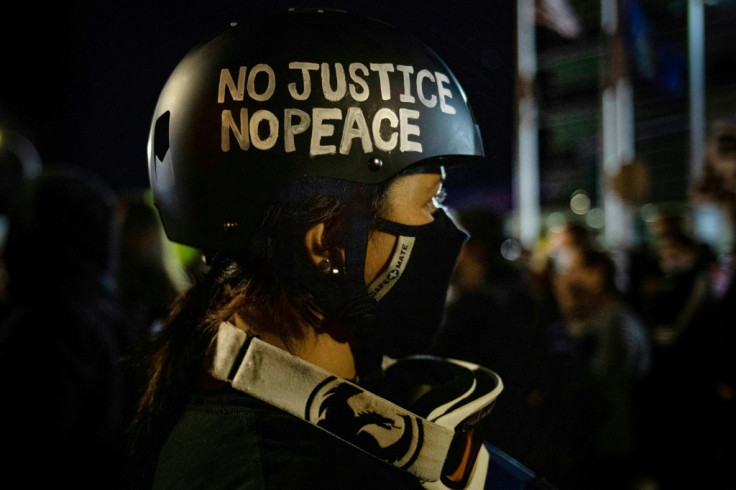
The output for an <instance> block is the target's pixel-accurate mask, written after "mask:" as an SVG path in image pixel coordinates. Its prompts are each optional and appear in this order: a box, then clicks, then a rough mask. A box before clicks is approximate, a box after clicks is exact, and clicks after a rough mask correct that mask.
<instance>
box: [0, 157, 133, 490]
mask: <svg viewBox="0 0 736 490" xmlns="http://www.w3.org/2000/svg"><path fill="white" fill-rule="evenodd" d="M115 206H116V198H115V195H114V194H113V192H112V191H111V190H110V189H109V188H108V187H107V186H106V185H105V184H104V183H103V182H102V181H100V180H99V179H98V178H97V176H96V175H94V174H91V173H89V172H87V171H83V170H81V169H79V168H76V167H73V166H63V167H57V168H53V169H52V168H49V169H47V170H45V171H44V172H43V173H42V174H40V175H38V176H36V177H33V178H30V179H27V180H26V181H24V182H23V183H22V184H21V185H20V186H19V187H18V188H17V189H16V190H15V191H14V192H13V195H12V200H11V206H10V210H9V216H8V218H9V229H8V237H7V245H6V248H5V250H4V260H5V263H6V266H7V272H8V293H9V300H10V303H9V307H8V313H7V314H6V316H5V318H4V319H3V321H2V324H0V378H1V379H0V382H1V383H2V386H3V387H4V389H5V390H6V393H7V394H8V395H9V396H8V398H7V399H6V400H5V402H4V403H3V404H2V408H1V409H0V413H1V414H2V417H0V419H1V420H2V421H3V423H4V424H5V427H4V428H3V431H2V432H3V447H4V449H5V451H4V454H5V472H4V478H7V482H13V484H16V483H17V482H19V481H24V482H29V484H33V485H39V486H58V485H70V486H74V487H78V488H123V486H122V480H121V475H122V466H123V464H124V463H123V461H124V460H123V457H124V456H123V455H124V453H123V449H124V442H123V428H124V425H123V424H124V421H123V420H122V418H123V412H122V411H123V407H122V403H123V398H122V391H123V378H122V374H121V367H120V364H119V360H120V344H119V333H120V327H121V322H120V310H119V306H118V303H117V298H116V293H115V285H114V277H113V264H114V260H115V255H116V252H115V247H116V245H117V226H116V220H115ZM29 462H38V463H39V464H41V465H42V468H43V469H42V470H41V471H37V472H30V473H29V469H28V464H29Z"/></svg>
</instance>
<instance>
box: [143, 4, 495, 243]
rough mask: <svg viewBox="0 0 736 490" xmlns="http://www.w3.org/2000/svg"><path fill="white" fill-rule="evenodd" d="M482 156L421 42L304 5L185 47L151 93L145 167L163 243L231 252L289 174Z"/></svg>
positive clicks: (355, 174)
mask: <svg viewBox="0 0 736 490" xmlns="http://www.w3.org/2000/svg"><path fill="white" fill-rule="evenodd" d="M482 156H483V147H482V141H481V137H480V133H479V130H478V128H477V126H476V123H475V120H474V117H473V114H472V112H471V110H470V108H469V106H468V104H467V100H466V97H465V93H464V92H463V90H462V88H461V87H460V85H459V84H458V82H457V80H456V79H455V77H454V75H453V74H452V73H451V72H450V70H449V68H448V67H447V66H446V65H445V64H444V62H443V61H442V60H441V59H440V58H439V57H438V56H437V55H436V54H435V53H434V52H433V51H432V50H430V49H429V48H427V46H425V45H424V44H423V43H421V42H420V41H418V40H416V39H415V38H413V37H410V36H408V35H406V34H404V33H402V32H400V31H398V30H397V29H396V28H395V27H393V26H390V25H388V24H385V23H382V22H379V21H376V20H371V19H366V18H363V17H358V16H354V15H351V14H348V13H345V12H340V11H329V10H320V9H310V10H290V11H288V12H284V13H281V14H273V15H270V16H263V17H253V18H248V19H246V20H245V21H243V22H238V23H232V24H231V25H230V26H229V27H228V28H227V29H225V30H223V31H221V32H220V33H218V34H217V35H215V36H214V37H212V38H210V39H209V40H208V41H206V42H204V43H203V44H200V45H199V46H197V47H196V48H194V49H193V50H192V51H190V52H189V53H188V54H187V55H186V56H185V57H184V59H183V60H182V61H181V62H180V63H179V64H178V66H177V67H176V68H175V69H174V71H173V73H172V74H171V76H170V77H169V80H168V81H167V83H166V85H165V86H164V89H163V91H162V92H161V95H160V97H159V100H158V104H157V106H156V111H155V113H154V117H153V123H152V125H151V130H150V135H149V143H148V161H149V163H148V170H149V178H150V181H151V186H152V188H153V195H154V201H155V203H156V206H157V207H158V209H159V211H160V214H161V218H162V221H163V224H164V228H165V230H166V233H167V235H168V237H169V238H170V239H171V240H173V241H175V242H179V243H183V244H186V245H190V246H193V247H197V248H202V249H210V250H232V249H238V248H241V247H243V246H245V245H246V244H247V243H248V240H249V238H250V237H251V235H252V232H253V231H254V229H255V228H256V227H257V226H258V225H259V223H260V220H261V219H262V217H263V215H264V212H265V210H266V208H267V206H268V203H269V201H270V200H271V199H272V197H273V195H274V194H275V193H276V192H277V191H278V190H279V189H281V188H283V187H284V186H285V185H286V184H287V183H289V182H292V181H294V180H296V179H299V178H301V177H305V176H310V177H325V178H332V179H340V180H346V181H350V182H355V183H358V184H375V183H379V182H382V181H385V180H387V179H389V178H391V177H393V176H394V175H396V174H397V173H398V172H400V171H402V170H403V169H405V168H407V167H409V166H411V165H414V164H417V163H418V162H423V161H426V160H428V159H445V158H448V157H452V159H453V161H456V158H455V157H459V158H460V159H464V158H467V157H482ZM441 163H443V164H447V163H448V162H441Z"/></svg>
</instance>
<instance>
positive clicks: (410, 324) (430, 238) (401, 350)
mask: <svg viewBox="0 0 736 490" xmlns="http://www.w3.org/2000/svg"><path fill="white" fill-rule="evenodd" d="M379 229H380V230H381V231H384V232H387V233H391V234H393V235H396V236H397V237H398V238H397V246H396V250H395V252H394V255H393V257H392V259H391V262H390V265H389V267H388V269H387V271H386V272H385V273H383V274H381V275H380V276H379V277H378V278H377V279H376V280H375V281H373V283H371V285H370V286H368V294H369V296H371V297H372V298H374V299H375V300H377V301H378V307H377V312H376V323H375V327H376V329H377V331H378V334H379V337H380V343H381V345H382V346H383V351H384V353H385V354H386V355H388V356H390V357H392V358H400V357H404V356H407V355H411V354H418V353H422V352H425V351H426V350H427V349H428V348H429V347H430V345H431V343H432V339H433V337H434V334H435V332H436V331H437V329H438V328H439V326H440V324H441V322H442V319H443V314H444V309H445V298H446V295H447V289H448V287H449V284H450V276H451V274H452V271H453V268H454V266H455V261H456V260H457V256H458V254H459V253H460V247H461V246H462V244H463V242H464V241H465V240H466V238H467V235H466V234H465V233H464V232H463V231H461V230H460V229H458V228H457V226H456V225H455V223H454V222H453V221H452V219H450V217H449V216H447V214H446V213H445V212H444V211H443V210H442V209H439V210H437V211H436V212H435V214H434V221H433V222H431V223H428V224H426V225H420V226H410V225H402V224H400V223H395V222H393V221H387V220H383V221H382V222H381V224H380V226H379Z"/></svg>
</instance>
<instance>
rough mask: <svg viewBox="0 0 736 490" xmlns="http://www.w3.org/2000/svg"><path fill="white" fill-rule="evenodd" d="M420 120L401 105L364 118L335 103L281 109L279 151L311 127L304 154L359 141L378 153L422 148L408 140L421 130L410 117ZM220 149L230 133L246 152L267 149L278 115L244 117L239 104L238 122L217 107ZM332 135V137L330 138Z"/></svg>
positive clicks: (226, 147)
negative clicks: (339, 125)
mask: <svg viewBox="0 0 736 490" xmlns="http://www.w3.org/2000/svg"><path fill="white" fill-rule="evenodd" d="M418 118H419V111H415V110H412V109H405V108H400V109H399V111H398V114H397V113H396V112H394V110H393V109H389V108H387V107H383V108H380V109H378V110H377V111H376V113H375V114H374V116H373V119H372V120H371V121H370V124H369V123H368V120H367V119H366V117H365V114H364V113H363V110H362V109H361V108H360V107H355V106H353V107H348V108H347V110H346V111H345V114H343V110H342V109H340V108H336V107H331V108H327V107H314V108H312V113H311V115H310V114H309V113H307V112H305V111H303V110H301V109H297V108H288V109H284V115H283V138H284V151H286V152H287V153H290V152H293V151H296V147H297V144H296V137H297V136H298V135H300V134H302V133H305V132H306V131H307V130H309V129H310V128H311V133H310V135H309V154H310V155H311V156H318V155H334V154H335V153H340V154H342V155H347V154H349V153H350V151H351V149H352V146H353V142H354V140H355V139H358V140H359V142H360V144H361V147H362V151H363V153H370V152H372V151H373V147H374V145H375V147H376V148H377V149H378V150H381V151H386V152H388V151H393V150H395V149H396V147H397V146H398V148H399V151H402V152H405V151H411V152H419V153H421V152H422V144H421V143H420V142H419V141H417V140H415V139H412V138H414V137H416V138H419V137H420V136H421V133H420V128H419V126H418V125H417V124H414V123H413V121H414V120H416V119H418ZM221 119H222V121H221V122H222V126H221V139H220V148H221V150H222V151H223V152H227V151H230V149H231V139H232V137H233V136H234V138H235V140H236V141H237V144H238V147H239V148H240V149H241V150H249V149H250V146H251V144H252V145H253V147H255V148H256V149H259V150H270V149H271V148H273V147H274V146H275V145H276V143H277V141H278V138H279V134H280V126H281V125H280V122H279V118H278V117H277V116H276V115H275V114H274V113H272V112H270V111H268V110H265V109H261V110H258V111H256V112H254V113H253V115H252V116H250V117H249V114H248V109H247V108H246V107H241V108H240V112H239V114H238V117H237V120H236V118H235V117H234V116H233V113H232V111H231V110H230V109H225V110H223V111H222V116H221ZM343 120H344V123H343V125H342V128H341V130H340V137H339V140H338V139H337V138H336V137H335V129H336V124H335V123H334V121H343ZM331 138H332V140H330V139H331Z"/></svg>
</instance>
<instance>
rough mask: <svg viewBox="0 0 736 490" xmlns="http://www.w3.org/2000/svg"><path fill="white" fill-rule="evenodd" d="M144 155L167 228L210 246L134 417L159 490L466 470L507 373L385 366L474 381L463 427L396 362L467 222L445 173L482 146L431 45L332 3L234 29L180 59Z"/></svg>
mask: <svg viewBox="0 0 736 490" xmlns="http://www.w3.org/2000/svg"><path fill="white" fill-rule="evenodd" d="M148 155H149V177H150V181H151V186H152V190H153V195H154V201H155V204H156V206H157V208H158V210H159V213H160V217H161V220H162V223H163V226H164V229H165V231H166V233H167V235H168V237H169V238H170V239H171V240H172V241H175V242H178V243H182V244H185V245H189V246H191V247H195V248H197V249H200V250H201V251H202V253H203V256H204V257H205V259H206V260H205V262H206V266H205V271H204V272H203V274H202V277H200V278H198V279H197V281H195V283H194V285H193V286H192V288H191V289H190V290H189V291H187V292H186V293H185V294H184V295H183V296H182V297H181V298H180V299H179V300H178V302H177V303H176V304H175V306H174V309H173V311H172V313H171V315H170V317H169V319H168V321H167V324H166V326H165V327H164V328H163V330H162V331H161V332H160V333H159V334H158V335H157V336H156V337H155V338H154V339H153V341H152V345H151V349H150V352H149V355H148V357H147V359H148V370H149V378H148V379H149V380H148V383H147V385H146V386H145V387H144V390H143V396H142V397H141V400H140V404H139V407H138V413H137V417H136V420H135V423H134V427H135V429H136V430H137V431H138V433H139V434H140V435H141V438H142V440H148V441H149V445H148V446H141V447H140V448H139V449H138V450H137V451H138V452H139V454H147V455H148V456H150V459H151V460H152V461H155V462H156V463H155V468H151V472H152V474H153V483H154V487H155V488H194V487H202V486H204V487H207V488H224V487H237V488H305V487H312V486H317V487H319V488H344V487H345V486H347V485H350V486H351V487H353V488H404V487H406V488H412V487H420V486H422V485H424V486H431V485H433V484H440V485H443V484H448V483H449V484H452V485H455V487H456V488H458V485H464V484H465V483H466V482H467V480H468V478H469V475H470V472H471V471H472V470H473V459H474V457H475V455H476V454H478V447H479V445H478V439H479V437H480V436H478V435H477V434H474V433H473V430H472V428H473V427H474V426H475V424H476V422H477V420H478V419H480V418H482V417H483V416H485V415H487V413H488V412H489V411H490V409H491V407H492V406H493V402H494V400H495V398H496V396H497V395H498V393H499V392H500V390H501V388H502V384H501V381H500V379H499V378H498V377H497V376H496V375H495V373H492V372H489V371H487V370H484V369H483V368H482V367H480V366H476V365H471V364H468V363H462V362H460V361H454V362H449V361H448V362H444V363H443V362H439V361H438V362H436V363H435V362H434V361H433V360H431V359H414V361H415V362H414V363H413V364H412V363H405V364H401V366H408V367H405V368H401V369H396V368H395V369H394V370H393V372H399V375H398V377H399V378H401V379H403V378H402V376H404V375H405V374H406V373H407V372H409V371H412V372H413V373H414V374H413V375H414V376H419V377H421V376H425V377H426V375H427V373H428V372H430V371H431V372H433V373H445V375H440V374H435V375H434V380H435V381H437V380H438V379H439V380H440V382H443V380H445V379H446V378H453V379H456V380H460V379H462V380H464V381H462V382H465V383H466V385H463V386H465V387H464V388H463V389H462V391H460V393H464V394H465V395H464V396H465V398H464V402H463V403H465V401H473V405H472V408H471V411H472V412H473V413H474V414H475V416H474V417H471V419H472V420H470V421H468V418H467V415H462V416H461V415H460V414H459V412H457V413H451V412H452V410H450V409H448V408H444V409H440V411H439V412H438V411H437V410H434V409H430V408H427V407H428V406H429V405H430V404H431V403H430V402H428V401H427V400H426V398H422V396H423V393H419V394H417V395H416V396H413V397H412V400H406V398H407V396H408V393H409V392H410V391H411V390H409V389H408V388H407V389H403V388H402V389H397V388H396V387H397V386H399V385H401V382H399V383H390V382H387V379H388V377H387V375H386V373H387V372H389V370H390V369H391V368H390V367H388V366H389V365H390V364H392V363H393V366H398V365H399V363H398V362H395V360H397V359H400V358H405V357H406V356H412V355H414V354H418V353H421V352H423V351H424V350H425V349H426V348H428V347H429V345H430V343H431V340H432V336H433V335H434V332H435V330H436V328H437V327H438V326H439V324H440V322H441V318H442V312H443V305H444V299H445V294H446V290H447V287H448V283H449V277H450V274H451V271H452V268H453V265H454V261H455V258H456V256H457V254H458V252H459V249H460V246H461V244H462V243H463V241H464V240H465V238H466V234H465V233H464V232H463V231H461V230H460V229H458V227H456V226H455V224H454V222H453V221H452V219H451V218H450V217H449V216H448V214H447V213H445V210H444V209H443V208H442V205H441V198H442V196H443V192H444V191H443V181H444V176H445V167H447V166H449V165H452V164H455V163H459V162H466V161H473V160H482V157H483V148H482V142H481V138H480V133H479V131H478V128H477V126H476V124H475V121H474V118H473V115H472V112H471V110H470V108H469V106H468V104H467V101H466V97H465V94H464V92H463V90H462V88H461V87H460V85H459V84H458V82H457V80H456V79H455V77H454V76H453V74H452V73H451V71H450V70H449V68H448V67H447V66H446V65H445V64H444V63H443V62H442V60H441V59H440V58H439V57H438V56H437V55H436V54H435V53H434V52H433V51H431V50H430V49H429V48H427V47H426V46H425V45H424V44H422V43H421V42H419V41H417V40H416V39H414V38H413V37H411V36H408V35H406V34H403V33H401V32H399V31H398V30H397V29H395V28H394V27H392V26H390V25H388V24H385V23H382V22H379V21H376V20H371V19H365V18H362V17H358V16H353V15H352V14H348V13H346V12H341V11H329V10H290V11H289V12H285V13H281V14H274V15H267V16H261V17H258V18H251V19H248V20H246V21H244V22H239V23H232V24H231V25H230V26H229V27H228V28H227V29H225V30H223V31H222V32H220V33H218V34H216V35H215V36H213V37H212V38H210V39H209V40H207V41H206V42H204V43H202V44H201V45H199V46H197V47H195V48H194V49H193V50H192V51H190V52H189V53H188V54H187V55H186V56H185V57H184V59H183V60H182V61H181V62H180V63H179V64H178V65H177V67H176V68H175V69H174V71H173V73H172V74H171V76H170V78H169V80H168V81H167V83H166V85H165V86H164V88H163V91H162V93H161V95H160V97H159V101H158V104H157V106H156V109H155V113H154V117H153V122H152V125H151V132H150V137H149V145H148ZM440 366H441V367H440ZM430 368H431V369H430ZM427 383H429V382H425V384H426V385H427V386H429V384H432V383H429V384H427ZM402 386H406V385H402ZM474 390H475V391H474ZM414 391H416V390H414ZM425 391H426V390H425ZM440 391H441V390H440ZM450 391H451V390H445V393H444V395H442V396H440V397H439V398H437V397H436V396H435V398H437V399H436V400H434V401H435V402H436V403H434V405H435V406H436V404H437V403H439V404H440V405H448V406H450V405H452V406H456V405H457V404H456V403H448V402H452V401H453V400H454V401H456V398H457V396H458V395H457V394H453V393H450ZM390 393H392V394H391V395H389V394H390ZM468 394H470V395H468ZM433 396H434V395H433ZM402 397H403V398H404V399H403V400H399V399H400V398H402ZM443 397H444V398H443ZM448 397H449V398H448ZM412 404H413V405H412ZM423 404H424V405H427V407H423V406H422V405H423ZM406 405H412V406H411V410H410V409H408V408H407V407H406ZM468 427H471V430H467V429H468ZM469 441H470V442H469ZM146 448H147V449H146ZM465 449H468V451H464V450H465ZM146 451H147V452H146ZM463 454H465V456H463ZM468 454H470V456H468ZM448 475H449V476H448ZM458 475H459V476H458ZM432 482H434V483H432Z"/></svg>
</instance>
